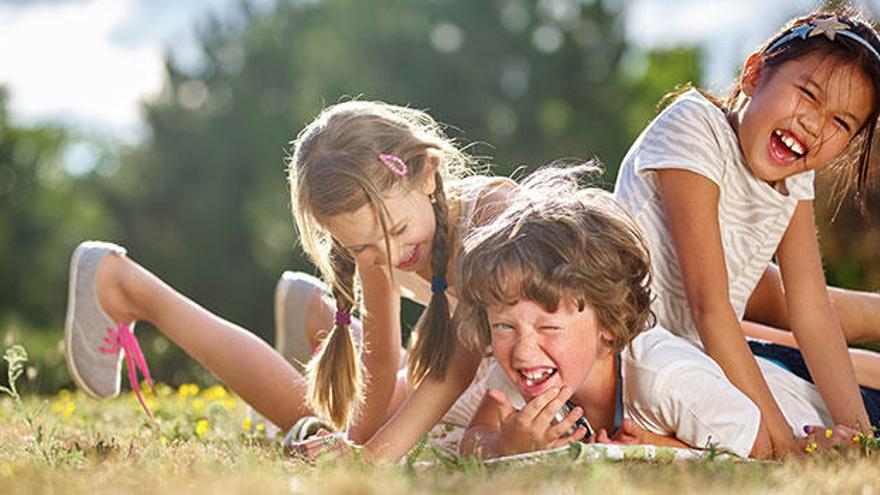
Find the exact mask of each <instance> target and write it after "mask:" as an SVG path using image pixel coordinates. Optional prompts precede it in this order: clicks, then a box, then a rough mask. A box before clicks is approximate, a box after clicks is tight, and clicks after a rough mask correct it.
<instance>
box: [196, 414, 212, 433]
mask: <svg viewBox="0 0 880 495" xmlns="http://www.w3.org/2000/svg"><path fill="white" fill-rule="evenodd" d="M210 426H211V425H210V424H209V423H208V420H207V419H204V418H203V419H200V420H198V421H197V422H196V435H198V436H199V437H203V436H205V433H208V428H210Z"/></svg>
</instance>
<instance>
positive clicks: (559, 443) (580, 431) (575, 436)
mask: <svg viewBox="0 0 880 495" xmlns="http://www.w3.org/2000/svg"><path fill="white" fill-rule="evenodd" d="M586 434H587V429H586V428H584V427H583V426H578V427H577V429H575V430H574V433H572V434H571V435H566V436H564V437H562V438H560V439H559V440H556V441H554V442H553V443H551V444H550V445H549V446H548V447H547V448H549V449H555V448H558V447H564V446H566V445H568V444H570V443H572V442H580V441H581V439H582V438H584V435H586Z"/></svg>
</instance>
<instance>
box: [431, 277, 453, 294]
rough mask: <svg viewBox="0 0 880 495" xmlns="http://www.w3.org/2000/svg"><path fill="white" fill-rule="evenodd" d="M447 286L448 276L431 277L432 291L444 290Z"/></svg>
mask: <svg viewBox="0 0 880 495" xmlns="http://www.w3.org/2000/svg"><path fill="white" fill-rule="evenodd" d="M447 287H449V285H448V284H447V283H446V277H437V276H434V277H431V292H443V291H444V290H446V288H447Z"/></svg>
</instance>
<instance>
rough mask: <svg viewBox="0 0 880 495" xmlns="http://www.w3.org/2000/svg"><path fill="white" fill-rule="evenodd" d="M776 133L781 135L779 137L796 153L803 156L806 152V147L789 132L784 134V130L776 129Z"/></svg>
mask: <svg viewBox="0 0 880 495" xmlns="http://www.w3.org/2000/svg"><path fill="white" fill-rule="evenodd" d="M776 135H777V136H779V139H780V140H781V141H782V142H783V144H785V145H786V146H787V147H788V149H789V150H791V151H792V152H793V153H794V154H796V155H798V156H801V155H803V154H804V148H803V146H801V145H800V143H798V142H797V141H795V140H794V138H792V137H791V136H789V135H788V134H783V133H782V131H780V130H778V129H777V130H776Z"/></svg>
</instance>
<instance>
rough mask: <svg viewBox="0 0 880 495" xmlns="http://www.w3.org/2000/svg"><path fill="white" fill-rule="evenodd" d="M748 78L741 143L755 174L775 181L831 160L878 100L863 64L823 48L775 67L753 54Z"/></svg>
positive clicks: (741, 115) (740, 123)
mask: <svg viewBox="0 0 880 495" xmlns="http://www.w3.org/2000/svg"><path fill="white" fill-rule="evenodd" d="M742 78H743V79H742V87H743V93H744V94H745V95H746V96H747V98H746V99H745V101H744V103H743V105H742V106H741V107H740V108H739V109H738V111H737V112H736V119H737V124H738V125H737V136H738V138H739V142H740V147H741V148H742V151H743V154H744V156H745V161H746V164H747V165H748V167H749V169H750V170H751V171H752V173H753V174H754V175H755V176H756V177H758V178H759V179H761V180H764V181H766V182H768V183H771V184H773V183H775V182H777V181H779V180H782V179H785V178H786V177H789V176H791V175H794V174H797V173H800V172H804V171H806V170H814V169H819V168H822V167H824V166H826V165H828V164H829V163H831V162H832V161H833V159H834V158H836V157H837V156H839V155H840V154H841V153H842V152H843V151H844V149H845V148H846V147H847V145H848V144H849V143H850V141H851V140H852V138H853V137H854V136H855V135H856V134H857V133H858V131H859V130H860V129H861V128H862V126H863V125H864V123H865V121H866V119H867V118H868V116H869V115H870V113H871V111H872V109H873V107H874V103H875V102H874V93H873V85H872V83H871V81H870V79H868V77H867V75H866V74H865V73H864V71H863V70H862V69H861V68H859V67H857V66H855V65H853V64H843V63H835V60H834V58H833V57H831V56H828V55H824V54H820V53H811V54H807V55H804V56H802V57H799V58H797V59H794V60H790V61H788V62H784V63H782V64H781V65H778V66H776V67H772V68H770V67H766V66H764V65H763V62H762V59H761V58H760V56H752V57H750V58H749V61H748V62H747V63H746V67H745V70H744V71H743V76H742Z"/></svg>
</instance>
